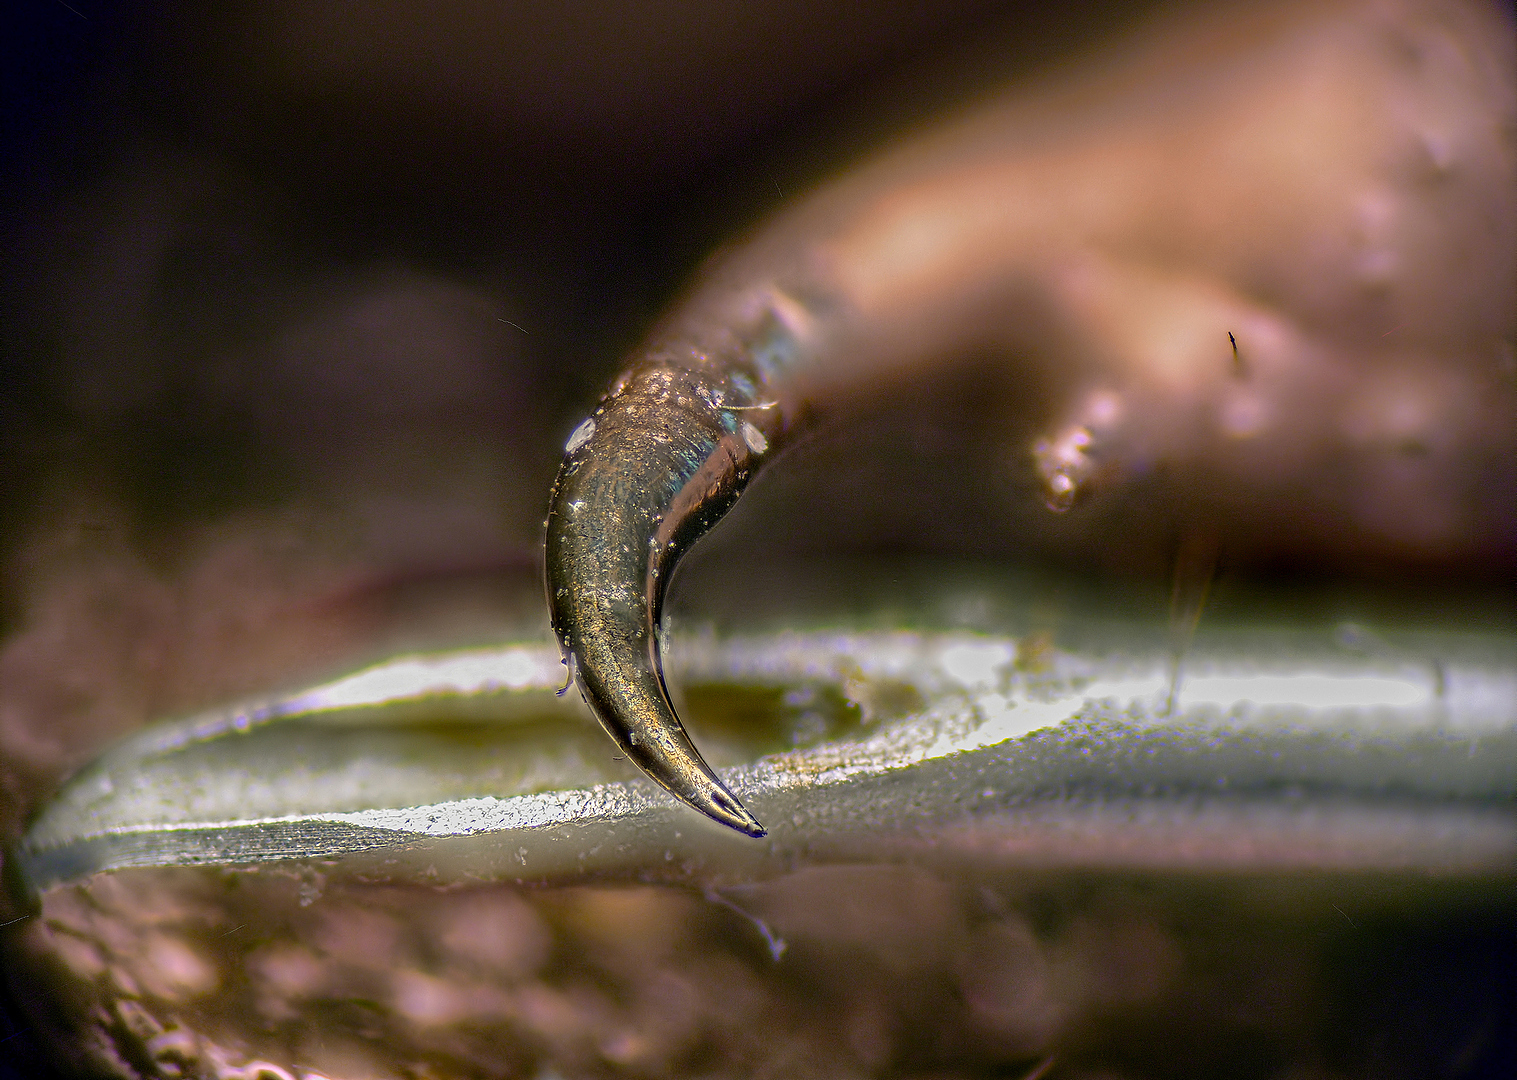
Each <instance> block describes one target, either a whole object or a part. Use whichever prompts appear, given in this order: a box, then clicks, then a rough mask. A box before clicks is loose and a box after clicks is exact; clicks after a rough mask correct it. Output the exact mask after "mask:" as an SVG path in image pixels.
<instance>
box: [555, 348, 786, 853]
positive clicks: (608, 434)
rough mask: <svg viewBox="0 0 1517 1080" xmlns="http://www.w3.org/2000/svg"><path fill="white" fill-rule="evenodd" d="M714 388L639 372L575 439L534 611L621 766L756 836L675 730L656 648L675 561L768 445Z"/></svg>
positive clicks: (558, 490) (693, 375) (694, 377)
mask: <svg viewBox="0 0 1517 1080" xmlns="http://www.w3.org/2000/svg"><path fill="white" fill-rule="evenodd" d="M722 389H723V388H722V387H720V386H714V385H711V383H710V379H709V377H708V373H707V372H706V371H705V370H704V369H700V368H697V369H693V370H684V369H680V368H673V367H662V366H660V367H649V368H643V369H640V370H637V371H634V372H633V373H632V374H631V376H629V377H628V378H627V379H625V380H624V381H623V384H622V386H621V387H620V389H618V390H617V391H616V392H615V393H614V394H613V395H612V396H610V397H608V398H607V399H606V400H605V401H603V402H602V403H601V406H600V408H599V409H597V411H596V413H595V415H594V416H592V417H591V418H590V419H588V420H586V421H585V422H584V423H583V424H581V425H580V426H579V428H577V429H576V430H575V432H574V434H573V436H571V437H570V439H569V444H568V446H567V447H566V450H567V452H568V457H567V458H566V460H565V462H564V464H563V467H562V469H561V470H560V472H559V475H558V482H557V483H556V484H555V486H554V489H553V497H552V502H551V504H550V507H549V510H548V532H547V552H546V556H547V557H546V565H547V586H548V606H549V610H550V612H551V615H552V620H553V630H554V633H555V634H556V635H557V636H558V641H559V645H560V646H561V647H562V648H563V650H564V654H565V656H566V657H567V658H569V660H570V663H571V665H572V667H573V669H574V672H575V676H576V679H577V681H578V683H579V687H580V692H581V693H582V694H583V695H584V698H585V701H586V702H587V703H588V704H589V705H590V708H591V709H592V710H593V711H594V712H595V715H596V716H597V718H599V720H600V722H601V724H602V725H603V726H604V727H605V729H606V730H607V731H608V732H609V733H610V734H611V737H612V738H613V739H615V740H616V742H617V744H618V745H619V746H620V747H621V748H622V750H623V752H625V753H626V755H627V757H628V759H629V760H631V761H632V762H633V763H635V764H636V765H637V766H638V768H640V769H642V770H643V772H645V773H646V774H647V775H648V776H650V777H652V778H653V779H654V780H656V781H657V782H658V783H659V784H661V785H663V786H664V787H665V788H666V789H668V790H669V792H670V793H671V794H673V795H675V796H676V797H678V798H679V799H681V800H683V801H684V802H686V803H688V804H689V805H690V806H692V807H694V808H695V809H697V810H699V811H701V812H702V813H703V814H705V815H707V816H708V817H710V818H712V819H713V820H715V821H719V822H721V823H722V824H724V825H728V826H731V827H732V828H734V829H736V830H738V831H739V832H742V833H746V834H747V835H749V836H763V835H764V829H763V827H762V826H761V825H759V823H758V822H757V821H755V820H754V818H753V815H751V814H749V813H748V811H747V810H745V809H744V808H743V806H742V804H741V803H740V802H738V800H737V799H736V798H735V797H734V796H733V795H732V793H731V792H729V791H728V790H727V789H726V787H725V786H723V784H722V782H721V781H720V780H719V779H717V777H716V774H715V773H713V772H712V771H711V769H710V767H709V766H707V764H706V763H705V761H704V760H702V759H701V756H700V753H699V752H698V751H697V750H696V749H695V747H694V746H693V745H692V744H691V742H690V739H689V737H688V736H687V735H686V734H685V730H684V727H683V726H682V725H681V724H680V722H679V719H678V717H676V716H675V713H674V708H673V706H672V705H671V704H670V702H669V695H668V693H667V691H666V690H665V687H664V676H663V665H662V662H661V659H660V652H659V620H660V615H661V611H662V606H663V597H664V589H665V585H666V583H667V582H668V579H669V576H670V574H671V573H672V572H673V570H674V566H675V563H676V561H677V560H678V557H679V555H680V554H682V553H683V551H684V550H686V549H687V548H688V547H689V545H690V544H692V543H694V542H695V540H696V539H698V538H699V537H700V536H701V535H703V534H704V533H705V532H706V531H708V530H709V529H710V528H711V527H712V526H713V525H714V524H716V522H717V521H718V520H719V519H720V518H721V517H722V515H723V514H725V513H726V512H727V510H728V509H730V508H731V506H732V504H733V503H734V502H736V500H737V497H738V495H739V494H740V493H741V492H742V489H743V487H744V486H745V485H746V484H747V482H748V479H749V477H750V476H751V475H752V474H753V472H754V470H755V469H756V468H757V467H758V465H759V464H760V463H761V461H762V459H763V457H764V456H766V451H767V450H768V439H767V437H766V436H764V435H763V434H762V432H760V431H759V430H758V428H756V427H755V426H754V421H753V420H751V419H749V418H748V414H746V413H745V412H743V411H742V409H741V408H740V407H739V408H733V407H730V406H728V405H726V404H723V403H725V402H726V401H728V400H729V397H728V396H727V395H725V394H723V393H722V392H721V391H722ZM772 421H773V422H776V423H777V422H778V417H774V418H772Z"/></svg>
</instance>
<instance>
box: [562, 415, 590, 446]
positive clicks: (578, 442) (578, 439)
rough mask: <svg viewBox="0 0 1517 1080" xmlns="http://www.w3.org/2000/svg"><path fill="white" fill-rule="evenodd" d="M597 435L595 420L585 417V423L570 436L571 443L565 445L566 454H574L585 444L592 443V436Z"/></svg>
mask: <svg viewBox="0 0 1517 1080" xmlns="http://www.w3.org/2000/svg"><path fill="white" fill-rule="evenodd" d="M594 434H595V418H594V417H593V416H587V417H585V422H584V423H583V424H581V425H579V427H577V428H575V429H574V434H572V435H570V436H569V441H568V442H566V443H564V453H566V454H572V453H574V451H576V450H578V449H579V448H580V447H581V446H584V445H585V443H587V442H589V441H590V436H591V435H594Z"/></svg>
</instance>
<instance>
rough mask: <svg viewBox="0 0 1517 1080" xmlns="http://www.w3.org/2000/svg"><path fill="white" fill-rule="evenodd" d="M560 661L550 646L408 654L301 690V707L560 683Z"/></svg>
mask: <svg viewBox="0 0 1517 1080" xmlns="http://www.w3.org/2000/svg"><path fill="white" fill-rule="evenodd" d="M561 667H562V665H561V664H560V663H559V660H558V657H557V656H556V655H554V654H553V652H552V651H551V650H548V649H508V650H505V651H503V652H502V651H498V650H490V651H481V652H477V653H465V654H463V655H458V654H453V655H446V656H437V657H426V656H418V657H409V658H406V659H403V660H395V661H392V662H390V663H388V664H381V665H380V666H378V667H374V668H370V669H369V670H367V671H360V672H359V673H358V674H356V675H350V676H348V677H347V678H346V679H339V680H338V681H337V682H334V683H329V684H328V685H326V686H322V687H318V688H316V689H315V690H312V691H311V692H310V693H308V694H303V695H302V696H301V697H300V699H299V702H298V704H299V705H300V706H302V707H303V708H302V711H305V710H311V711H315V710H319V709H352V708H358V707H360V706H364V705H384V704H386V703H388V702H393V701H405V700H408V699H412V698H423V697H431V696H434V695H438V694H460V695H461V694H488V693H491V692H492V691H500V690H530V689H547V688H552V687H555V686H557V680H558V679H559V677H560V675H561Z"/></svg>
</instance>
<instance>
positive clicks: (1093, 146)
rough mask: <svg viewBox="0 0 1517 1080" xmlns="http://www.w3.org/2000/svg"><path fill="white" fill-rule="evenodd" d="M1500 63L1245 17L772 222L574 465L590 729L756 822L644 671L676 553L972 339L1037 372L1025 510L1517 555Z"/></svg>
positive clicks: (655, 661) (1428, 551)
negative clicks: (870, 396)
mask: <svg viewBox="0 0 1517 1080" xmlns="http://www.w3.org/2000/svg"><path fill="white" fill-rule="evenodd" d="M1511 53H1512V37H1511V33H1510V26H1507V25H1504V24H1502V23H1501V21H1500V17H1499V16H1498V15H1496V14H1495V12H1494V10H1492V9H1485V8H1481V7H1480V6H1478V5H1470V6H1466V5H1460V4H1442V3H1428V4H1418V3H1392V4H1355V3H1348V4H1344V5H1341V6H1332V7H1328V8H1322V7H1321V6H1319V5H1299V6H1298V5H1291V4H1282V5H1274V6H1268V7H1259V8H1254V9H1250V10H1248V11H1236V12H1231V13H1230V14H1229V17H1228V18H1226V19H1221V20H1207V19H1201V20H1197V21H1196V23H1195V24H1194V25H1192V26H1190V27H1187V28H1186V29H1185V31H1184V32H1182V33H1171V34H1170V35H1169V36H1168V37H1165V36H1162V35H1160V36H1157V37H1153V38H1151V39H1150V40H1147V41H1145V42H1144V43H1143V44H1142V46H1141V47H1137V48H1135V49H1134V50H1133V51H1132V54H1131V55H1130V56H1128V57H1127V58H1125V59H1124V60H1122V61H1119V62H1115V63H1111V64H1109V65H1107V66H1105V67H1104V69H1103V70H1102V71H1101V72H1100V74H1098V75H1091V76H1089V77H1088V78H1084V79H1082V78H1079V77H1075V78H1068V77H1066V78H1065V79H1064V80H1061V81H1057V82H1054V83H1052V84H1050V85H1048V86H1044V87H1041V88H1037V89H1034V90H1032V91H1030V92H1024V93H1022V94H1021V95H1019V96H1017V97H1015V98H1014V99H1012V100H1010V101H1006V102H999V103H995V104H992V105H990V106H988V107H986V108H984V109H982V110H981V111H979V112H977V113H972V114H970V115H968V116H967V118H965V119H962V120H961V121H959V122H957V123H956V124H950V125H947V126H946V127H945V128H943V129H941V130H939V131H936V132H934V133H932V134H930V135H929V136H927V137H925V138H922V139H921V140H919V141H917V142H916V143H912V144H908V145H906V146H905V147H903V148H902V149H899V150H896V151H893V152H891V153H890V154H887V155H885V156H884V157H883V158H881V159H880V160H878V161H877V162H875V163H873V164H872V165H869V166H867V167H865V168H862V169H859V170H857V171H856V172H854V173H853V174H851V175H849V176H848V177H846V178H845V179H843V180H841V181H839V182H837V183H835V184H834V185H832V186H830V187H826V188H824V189H822V190H821V191H819V192H818V193H817V194H815V195H813V196H812V197H811V198H810V199H808V200H806V201H803V202H802V203H801V204H800V205H799V206H798V207H797V208H796V209H795V210H793V211H791V212H790V213H788V214H786V215H784V216H782V217H781V218H779V219H778V220H776V221H775V222H773V223H772V224H771V225H770V226H769V227H768V228H767V229H765V230H763V231H762V232H761V233H760V234H759V235H758V236H757V237H756V238H755V239H754V240H752V241H751V242H750V243H749V244H748V246H747V247H745V248H742V249H739V250H738V251H737V252H736V253H735V254H733V255H731V256H729V257H727V258H726V259H724V260H723V261H722V262H721V263H719V264H718V265H716V266H715V267H713V268H712V269H711V270H710V271H709V273H708V277H707V280H706V283H705V284H703V285H702V286H701V287H700V288H698V289H697V290H696V291H695V292H694V293H693V294H692V295H691V296H690V298H689V299H688V300H687V301H686V302H685V303H684V305H683V306H682V307H680V308H679V309H677V310H676V312H675V313H674V314H673V315H672V316H671V317H670V318H669V320H668V321H667V322H666V324H665V326H664V328H663V329H662V330H661V331H660V332H659V333H658V334H657V335H656V336H655V337H654V339H653V341H652V343H651V344H650V345H649V346H648V348H647V350H646V351H645V352H644V353H643V354H641V355H640V356H639V357H637V358H636V360H635V361H634V363H633V365H632V367H631V368H630V369H629V370H628V372H627V374H626V375H624V376H623V377H622V378H621V379H620V380H619V382H618V384H617V386H616V387H615V388H614V389H613V391H612V392H611V394H610V395H609V396H608V397H607V398H606V399H605V400H604V401H603V402H602V404H601V405H600V407H599V408H598V410H597V411H596V412H595V413H594V415H593V416H591V417H590V418H589V420H587V421H586V422H585V423H584V424H583V425H582V426H581V427H580V428H578V429H577V430H576V431H575V433H574V435H573V437H572V438H571V439H570V441H569V444H568V446H567V448H566V449H567V452H568V457H567V459H566V461H565V464H564V466H563V469H562V472H561V474H560V477H559V481H558V484H557V487H556V488H555V491H554V495H553V501H552V507H551V511H550V515H549V519H548V526H547V528H548V539H547V567H548V593H549V602H550V605H551V609H552V614H553V624H554V627H555V629H556V631H557V633H558V636H559V640H560V643H561V645H562V647H563V649H564V654H565V657H566V661H567V662H568V663H570V665H571V667H572V669H573V673H574V676H575V677H576V678H577V679H578V681H579V684H580V686H581V688H582V691H583V693H584V695H585V697H586V700H587V701H588V702H589V703H590V704H591V706H592V708H593V709H594V710H595V712H596V714H597V715H598V716H599V718H600V719H601V722H602V723H603V724H604V725H605V726H606V728H607V730H608V731H610V732H611V733H612V735H613V736H614V737H615V738H616V739H617V741H618V743H619V744H620V745H621V746H622V747H623V748H624V750H626V752H627V753H628V754H629V756H630V757H631V758H632V760H633V761H635V762H636V763H637V764H638V765H639V766H640V767H642V768H643V769H645V770H646V771H647V772H648V773H649V774H650V775H651V776H653V777H654V778H656V779H657V780H658V781H659V782H660V783H662V784H663V785H664V786H665V787H667V788H668V789H669V790H670V791H672V792H674V793H675V794H676V795H678V796H679V797H680V798H682V799H684V800H685V801H686V802H688V803H689V804H690V805H692V806H695V807H696V808H698V809H701V810H703V811H704V812H706V813H707V814H709V815H711V816H712V817H714V818H716V819H717V820H720V821H723V822H725V823H726V824H729V825H731V826H733V827H735V828H737V829H739V830H741V831H745V832H748V833H750V834H752V835H759V834H760V832H761V830H760V829H759V828H758V826H757V825H756V823H755V822H754V820H753V819H752V817H751V816H750V815H748V814H747V813H746V811H743V810H742V809H741V807H739V806H738V805H737V804H736V802H735V801H733V800H732V799H731V796H730V794H729V793H727V792H726V791H725V790H724V789H722V787H721V785H720V784H719V782H717V781H716V780H715V779H714V778H713V777H712V776H711V774H710V771H709V770H708V769H706V768H705V766H704V764H703V763H702V762H701V760H700V757H699V755H698V754H697V753H696V752H695V750H694V749H693V747H692V746H691V744H690V743H689V740H688V739H687V738H686V737H685V735H684V734H683V731H682V729H681V727H680V724H679V721H678V720H677V718H676V717H675V715H674V712H673V710H672V708H671V707H670V704H669V700H668V695H667V693H666V692H665V691H664V688H663V685H662V678H661V675H660V669H659V663H660V661H659V644H658V622H659V614H660V605H661V602H662V595H663V590H664V588H665V586H666V584H667V582H668V579H669V575H670V573H671V572H672V570H673V567H674V563H675V560H676V559H677V558H678V556H679V555H680V554H681V552H682V551H683V550H685V549H686V548H688V546H689V545H690V544H691V543H692V542H694V540H695V539H697V538H698V537H699V536H700V535H701V534H702V533H703V532H705V531H706V530H707V529H709V528H710V527H711V525H712V524H714V522H715V521H716V520H717V519H718V518H719V517H721V515H722V514H723V513H725V512H726V510H727V509H728V508H730V506H731V505H732V504H733V502H734V501H735V500H736V498H737V496H738V494H739V493H740V492H741V490H742V488H743V486H744V485H745V484H746V483H747V481H748V480H749V479H750V478H751V476H752V475H753V474H754V472H755V471H756V470H757V469H758V468H760V467H761V466H762V465H763V464H764V462H765V461H766V460H767V459H768V457H769V456H770V454H771V453H772V452H773V449H774V447H775V446H776V444H777V443H778V442H779V437H780V436H781V435H782V434H783V433H785V432H787V430H789V429H790V428H792V427H793V426H794V425H795V424H796V423H797V418H798V417H800V416H803V415H812V414H817V413H824V412H826V411H827V408H828V406H829V404H830V403H831V402H833V401H834V400H835V399H838V398H846V397H847V396H848V395H849V394H857V393H859V392H860V389H861V388H867V387H871V386H878V385H880V384H883V383H889V382H891V381H893V380H897V379H899V378H901V377H902V373H903V372H907V371H911V372H913V374H912V376H911V377H913V378H924V377H930V376H924V374H923V373H924V372H930V371H931V370H932V367H933V365H934V363H935V362H938V363H940V362H942V361H944V360H946V359H950V358H953V357H955V356H957V355H959V354H961V353H963V352H964V351H965V350H976V349H977V350H981V351H985V350H989V351H990V352H992V353H993V354H996V355H1000V356H1003V357H1004V358H1005V360H1004V362H1005V363H1006V364H1009V365H1014V366H1015V369H1016V370H1017V371H1018V373H1019V374H1018V377H1017V378H1018V381H1019V382H1022V383H1024V384H1025V392H1024V393H1023V394H1021V395H1020V398H1019V402H1018V404H1017V405H1016V408H1017V409H1019V410H1020V411H1021V412H1022V413H1023V414H1025V415H1026V416H1027V417H1030V418H1032V421H1031V422H1032V426H1033V427H1034V428H1035V429H1036V430H1037V432H1038V434H1036V435H1035V436H1034V437H1033V438H1031V439H1029V440H1028V441H1027V442H1026V444H1025V445H1022V446H1021V447H1020V448H1017V449H1016V451H1015V453H1014V454H1013V455H1011V460H1013V461H1014V462H1015V463H1016V465H1015V468H1030V469H1032V470H1033V471H1034V472H1035V474H1036V477H1037V483H1038V485H1039V486H1040V488H1041V492H1040V497H1039V498H1030V499H1028V501H1027V507H1026V512H1027V514H1029V515H1034V514H1046V513H1047V512H1048V510H1053V511H1068V510H1070V509H1072V508H1074V507H1076V506H1077V505H1079V504H1082V503H1084V504H1089V505H1090V506H1092V507H1094V509H1092V510H1091V513H1092V514H1094V515H1099V513H1100V512H1101V511H1100V504H1101V503H1102V501H1103V499H1104V500H1108V501H1111V502H1112V504H1113V505H1114V506H1117V505H1120V503H1119V502H1117V501H1116V500H1115V499H1113V493H1120V492H1122V491H1123V489H1124V488H1126V487H1131V486H1132V485H1135V484H1140V483H1141V484H1144V485H1147V486H1146V487H1143V488H1141V489H1140V490H1142V491H1144V492H1148V493H1151V494H1152V498H1149V496H1148V495H1145V498H1148V501H1149V502H1151V503H1152V502H1158V503H1160V504H1162V506H1161V508H1160V509H1159V510H1158V511H1156V512H1155V514H1156V516H1155V518H1154V519H1153V520H1151V521H1148V522H1146V523H1145V524H1144V525H1142V526H1141V527H1137V529H1136V531H1138V532H1139V533H1140V534H1141V533H1144V532H1147V533H1153V532H1156V531H1164V530H1166V529H1167V530H1168V531H1169V532H1170V533H1179V534H1181V535H1185V534H1187V533H1204V534H1206V535H1207V536H1208V537H1210V538H1211V539H1210V540H1209V541H1208V542H1209V543H1213V544H1221V545H1223V546H1225V547H1226V548H1227V550H1228V552H1229V555H1230V557H1231V558H1232V559H1233V561H1234V563H1235V564H1246V563H1247V562H1249V561H1250V560H1251V559H1259V558H1262V559H1270V558H1277V557H1280V556H1282V555H1283V556H1286V557H1293V558H1302V557H1305V558H1308V559H1312V560H1318V561H1323V560H1325V561H1327V562H1329V563H1331V562H1334V561H1336V562H1338V563H1340V564H1341V563H1344V562H1348V563H1354V562H1362V561H1364V560H1368V561H1369V562H1370V563H1371V564H1376V565H1384V564H1406V563H1411V564H1414V565H1415V564H1419V563H1434V564H1442V565H1448V564H1450V563H1457V562H1458V561H1459V560H1461V559H1476V560H1480V559H1493V558H1495V559H1501V558H1510V555H1511V552H1512V549H1513V544H1514V536H1517V528H1514V512H1513V509H1512V507H1513V506H1514V505H1517V488H1514V483H1513V470H1512V466H1511V462H1512V455H1513V449H1514V436H1513V427H1512V424H1511V415H1512V409H1513V405H1514V393H1513V385H1514V383H1513V359H1512V356H1513V353H1512V348H1513V333H1514V325H1513V323H1514V310H1517V300H1514V297H1517V272H1514V257H1517V256H1514V252H1517V231H1514V225H1517V210H1514V199H1513V194H1512V193H1513V191H1514V190H1517V152H1514V148H1513V145H1512V139H1511V131H1512V126H1511V125H1512V120H1513V115H1514V112H1517V91H1514V74H1513V63H1512V55H1511ZM1160 71H1162V72H1163V78H1162V79H1158V78H1156V73H1158V72H1160ZM1156 522H1157V524H1156ZM958 524H959V523H957V522H944V523H943V527H944V528H945V529H946V528H954V527H957V525H958ZM1103 535H1106V536H1108V537H1109V538H1112V539H1113V540H1114V542H1113V543H1111V544H1108V547H1109V548H1116V549H1118V550H1120V549H1121V548H1122V547H1123V546H1124V545H1125V544H1127V543H1128V542H1132V541H1133V538H1128V539H1123V540H1116V539H1115V538H1116V537H1118V536H1119V535H1120V534H1119V531H1118V530H1117V529H1116V528H1115V527H1113V528H1111V529H1108V531H1107V532H1106V533H1104V534H1103ZM1141 540H1142V537H1141V535H1140V536H1139V537H1137V538H1136V543H1137V546H1141Z"/></svg>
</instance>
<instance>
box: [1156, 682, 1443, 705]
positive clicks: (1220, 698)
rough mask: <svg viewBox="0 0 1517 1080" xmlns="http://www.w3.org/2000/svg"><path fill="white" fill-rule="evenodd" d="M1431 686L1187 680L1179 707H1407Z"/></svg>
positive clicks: (1427, 699)
mask: <svg viewBox="0 0 1517 1080" xmlns="http://www.w3.org/2000/svg"><path fill="white" fill-rule="evenodd" d="M1432 698H1433V691H1432V687H1430V686H1428V685H1427V684H1425V683H1420V682H1414V681H1413V680H1411V679H1398V678H1392V677H1389V676H1376V675H1354V676H1344V675H1316V674H1301V675H1222V676H1209V677H1208V676H1198V677H1187V678H1185V679H1184V681H1183V682H1182V683H1181V685H1180V705H1181V708H1190V707H1192V706H1196V705H1214V706H1217V707H1219V708H1223V709H1228V708H1232V707H1234V706H1237V705H1269V706H1277V707H1278V706H1297V707H1299V708H1304V709H1411V708H1416V707H1418V706H1423V705H1428V704H1430V703H1431V702H1432Z"/></svg>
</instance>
